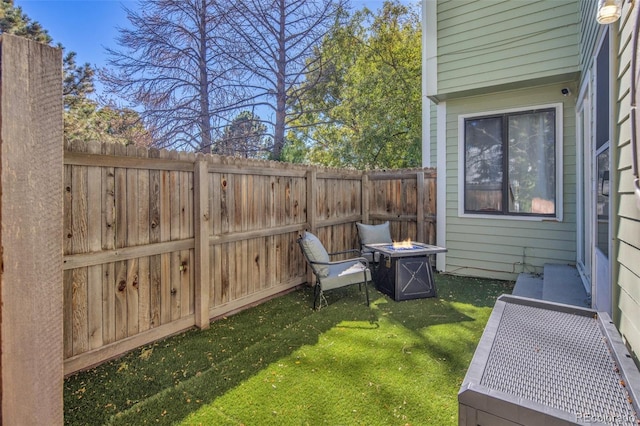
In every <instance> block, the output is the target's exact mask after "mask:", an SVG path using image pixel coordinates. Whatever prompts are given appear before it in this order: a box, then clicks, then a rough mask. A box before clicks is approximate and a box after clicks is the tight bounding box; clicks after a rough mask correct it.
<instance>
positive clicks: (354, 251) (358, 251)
mask: <svg viewBox="0 0 640 426" xmlns="http://www.w3.org/2000/svg"><path fill="white" fill-rule="evenodd" d="M346 253H358V255H360V254H361V251H360V250H358V249H350V250H342V251H334V252H333V253H329V256H335V255H338V254H346ZM351 260H352V259H351Z"/></svg>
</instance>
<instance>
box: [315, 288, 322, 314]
mask: <svg viewBox="0 0 640 426" xmlns="http://www.w3.org/2000/svg"><path fill="white" fill-rule="evenodd" d="M321 291H322V290H321V289H320V284H318V283H316V285H315V286H314V287H313V310H314V311H315V310H316V304H317V302H318V299H319V298H320V293H321Z"/></svg>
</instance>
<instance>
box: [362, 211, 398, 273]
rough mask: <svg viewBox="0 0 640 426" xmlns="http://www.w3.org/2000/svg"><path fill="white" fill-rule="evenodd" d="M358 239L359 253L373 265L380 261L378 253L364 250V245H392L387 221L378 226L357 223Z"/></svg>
mask: <svg viewBox="0 0 640 426" xmlns="http://www.w3.org/2000/svg"><path fill="white" fill-rule="evenodd" d="M356 228H357V229H358V238H359V239H360V253H361V256H364V257H365V258H366V259H367V260H368V261H369V262H370V263H373V264H374V267H375V265H376V264H377V263H378V262H379V261H380V253H379V252H374V251H372V250H371V249H368V248H366V247H365V246H364V245H365V244H392V243H393V240H392V239H391V231H390V230H389V221H386V222H384V223H381V224H379V225H367V224H364V223H360V222H357V223H356Z"/></svg>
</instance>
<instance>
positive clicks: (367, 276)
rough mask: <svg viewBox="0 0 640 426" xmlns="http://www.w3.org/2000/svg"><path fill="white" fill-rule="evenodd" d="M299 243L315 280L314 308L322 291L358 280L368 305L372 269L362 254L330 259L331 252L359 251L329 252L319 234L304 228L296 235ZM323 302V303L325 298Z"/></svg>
mask: <svg viewBox="0 0 640 426" xmlns="http://www.w3.org/2000/svg"><path fill="white" fill-rule="evenodd" d="M298 244H299V245H300V248H301V249H302V253H304V257H305V258H306V259H307V262H308V263H309V266H311V269H312V270H313V273H314V275H315V276H316V284H315V286H314V297H313V309H314V310H315V309H316V306H317V305H318V301H320V303H322V299H324V292H325V291H327V290H333V289H336V288H340V287H346V286H349V285H354V284H358V287H359V288H360V290H361V291H362V287H361V286H362V284H363V283H364V290H365V293H366V296H367V306H369V287H368V284H369V281H371V271H370V270H369V262H368V261H367V259H365V258H364V257H361V256H358V257H352V258H350V259H346V260H338V261H333V262H332V261H330V256H333V255H338V254H346V253H351V252H353V253H358V254H359V253H360V252H359V251H358V250H345V251H339V252H334V253H328V252H327V250H326V249H325V248H324V246H323V245H322V243H321V242H320V240H319V239H318V237H316V236H315V235H314V234H312V233H310V232H306V231H305V232H304V233H303V234H302V235H301V236H300V237H299V238H298ZM324 300H325V303H326V299H324Z"/></svg>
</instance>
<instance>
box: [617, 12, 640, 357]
mask: <svg viewBox="0 0 640 426" xmlns="http://www.w3.org/2000/svg"><path fill="white" fill-rule="evenodd" d="M635 7H638V5H637V3H636V4H635V5H634V6H632V5H631V4H628V3H627V2H625V5H624V8H623V16H622V18H621V19H620V21H618V22H619V23H618V24H616V25H619V26H620V28H619V32H618V34H619V41H618V43H617V44H618V55H617V56H618V68H617V76H618V92H617V96H616V98H617V102H618V114H617V130H618V140H617V143H616V144H615V146H614V145H613V144H612V149H615V150H616V152H615V154H614V156H613V158H614V160H615V159H616V158H617V170H616V171H617V175H616V178H617V194H618V197H617V201H618V205H617V207H616V211H617V217H616V220H615V222H614V227H616V228H617V229H616V230H615V235H616V236H617V239H616V240H615V242H616V247H615V249H617V250H616V251H617V256H616V259H617V262H618V268H617V269H618V273H617V276H616V275H614V278H615V280H614V288H613V295H614V297H615V298H616V299H615V303H614V305H615V306H617V310H616V311H614V320H615V321H616V325H617V327H618V329H619V330H620V333H621V334H622V336H623V337H624V339H625V341H626V343H627V344H628V345H629V347H630V348H631V351H632V352H633V353H634V355H635V358H636V361H639V360H640V209H639V208H638V202H639V200H637V198H636V197H635V195H634V194H633V190H634V187H633V176H632V171H631V159H632V152H631V145H630V139H631V130H630V120H629V111H630V95H629V84H630V80H631V78H632V75H631V70H630V64H629V63H630V61H631V55H632V46H631V30H632V28H633V24H634V22H635V14H636V12H635V11H634V8H635ZM614 34H615V33H614Z"/></svg>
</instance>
